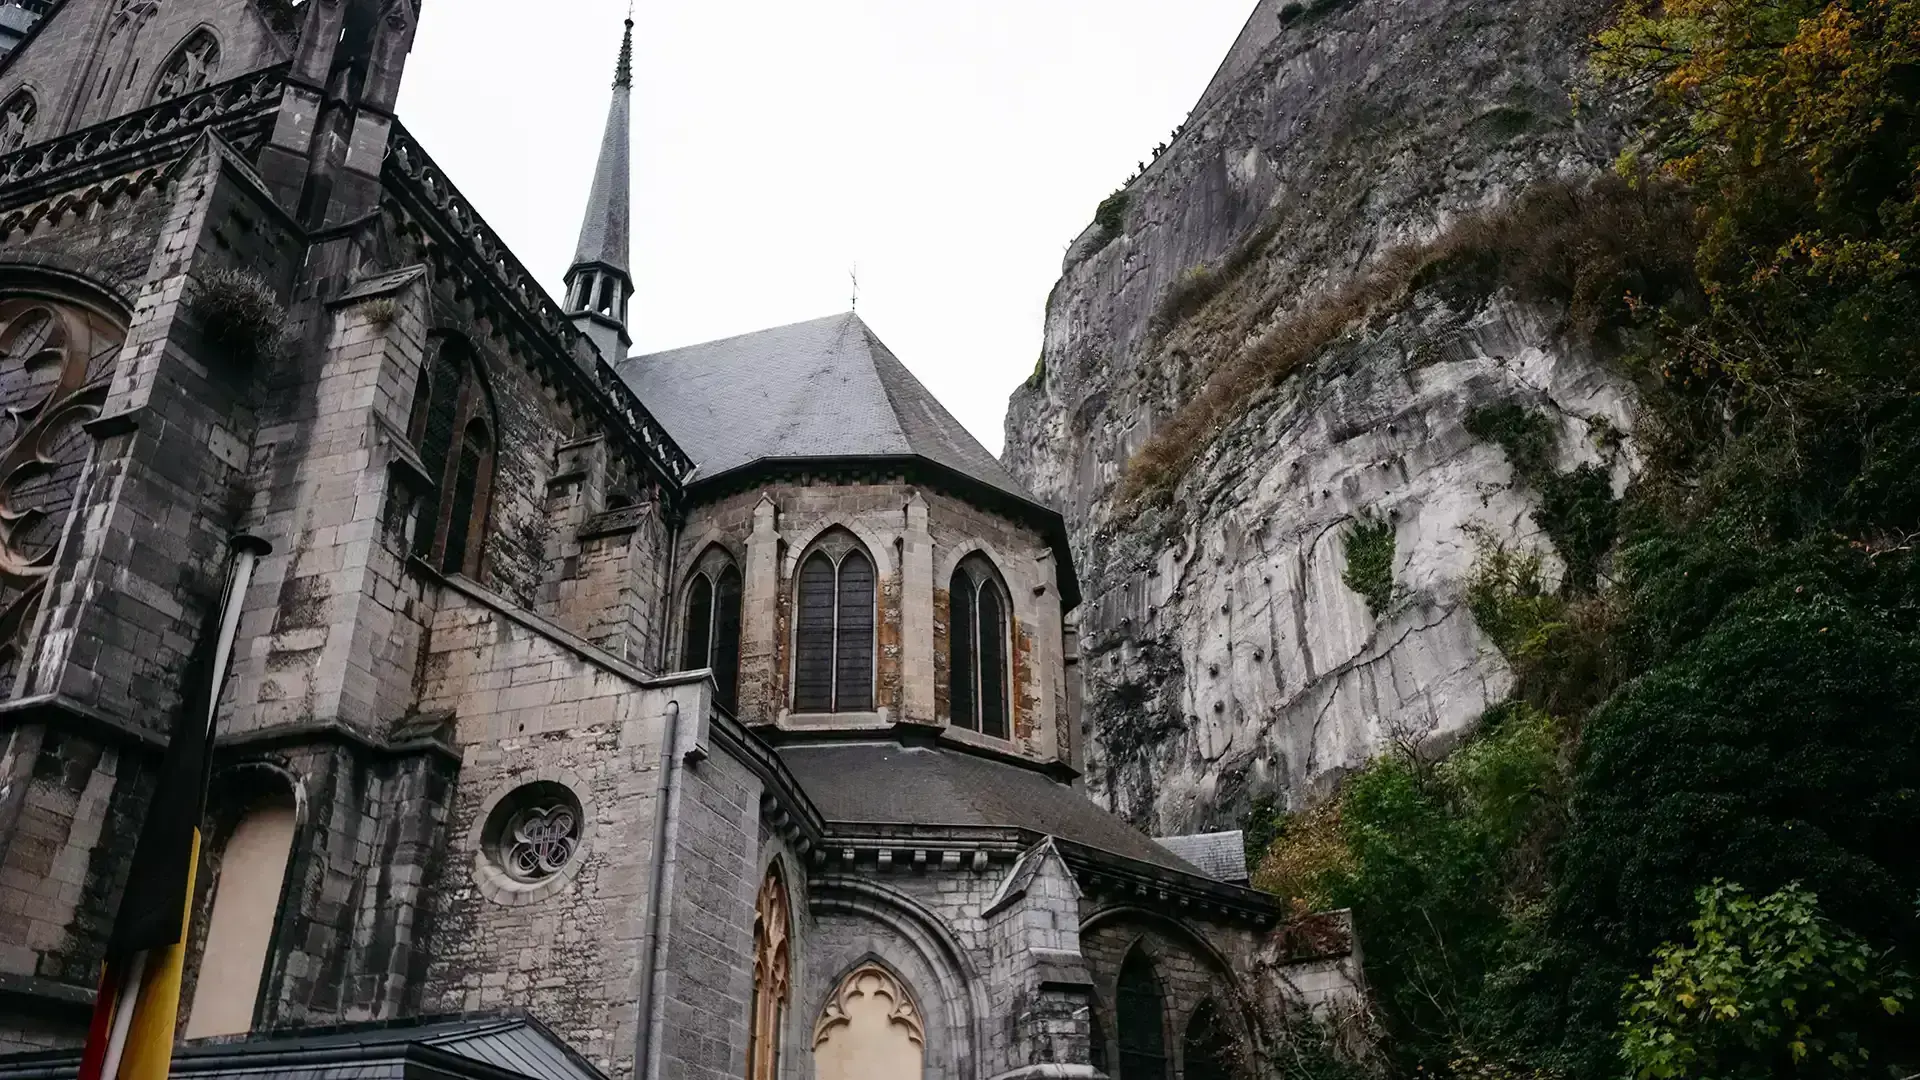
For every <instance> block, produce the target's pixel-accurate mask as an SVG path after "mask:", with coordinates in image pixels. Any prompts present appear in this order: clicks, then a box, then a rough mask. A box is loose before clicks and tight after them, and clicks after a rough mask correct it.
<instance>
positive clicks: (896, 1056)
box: [813, 964, 927, 1080]
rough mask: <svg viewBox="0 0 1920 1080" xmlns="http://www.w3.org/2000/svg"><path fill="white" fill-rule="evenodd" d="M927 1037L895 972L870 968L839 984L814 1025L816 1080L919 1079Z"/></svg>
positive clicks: (855, 973)
mask: <svg viewBox="0 0 1920 1080" xmlns="http://www.w3.org/2000/svg"><path fill="white" fill-rule="evenodd" d="M926 1042H927V1039H926V1032H925V1029H924V1028H923V1027H922V1025H921V1020H920V1010H919V1008H918V1007H916V1006H915V1005H914V1002H913V996H912V995H911V994H910V993H908V991H907V988H906V986H905V985H903V984H902V983H901V982H900V980H899V979H897V978H895V977H894V975H893V973H892V972H890V971H888V970H886V969H885V968H883V967H880V966H879V965H877V964H868V965H866V966H864V967H862V968H860V969H859V970H857V971H855V972H854V973H853V974H851V975H848V976H847V977H846V978H845V979H843V980H841V983H840V987H839V989H837V990H835V991H834V992H833V996H831V997H829V998H828V999H827V1007H826V1009H825V1010H823V1011H822V1012H821V1015H820V1020H819V1022H818V1023H817V1024H815V1025H814V1033H813V1065H814V1071H815V1075H817V1076H818V1077H819V1078H820V1080H901V1078H902V1077H917V1076H920V1075H922V1074H923V1071H924V1069H925V1064H924V1063H925V1057H926Z"/></svg>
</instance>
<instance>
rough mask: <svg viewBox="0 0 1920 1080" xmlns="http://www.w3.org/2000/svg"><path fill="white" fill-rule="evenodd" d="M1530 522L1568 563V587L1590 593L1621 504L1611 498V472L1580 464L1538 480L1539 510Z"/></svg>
mask: <svg viewBox="0 0 1920 1080" xmlns="http://www.w3.org/2000/svg"><path fill="white" fill-rule="evenodd" d="M1533 520H1534V523H1535V524H1537V525H1539V526H1540V528H1541V530H1542V531H1543V532H1545V533H1546V534H1547V536H1548V538H1550V539H1551V540H1552V541H1553V547H1554V550H1556V551H1558V552H1559V553H1560V558H1561V560H1562V561H1564V562H1565V563H1566V564H1567V580H1566V584H1567V587H1568V588H1571V589H1574V590H1576V591H1580V592H1591V591H1592V590H1593V587H1594V583H1595V580H1596V579H1597V577H1598V575H1599V566H1600V560H1601V559H1602V558H1603V557H1604V556H1605V555H1606V553H1607V551H1608V549H1610V548H1612V547H1613V540H1614V536H1615V535H1616V534H1617V533H1618V531H1619V522H1620V504H1619V501H1618V500H1616V499H1615V498H1614V496H1613V476H1612V474H1611V473H1609V472H1608V470H1606V469H1603V468H1601V467H1600V466H1598V465H1582V466H1580V467H1579V468H1577V469H1574V470H1573V471H1572V472H1568V473H1559V474H1556V475H1554V476H1550V477H1547V478H1546V479H1545V480H1543V481H1541V483H1540V508H1539V509H1538V510H1535V511H1534V512H1533Z"/></svg>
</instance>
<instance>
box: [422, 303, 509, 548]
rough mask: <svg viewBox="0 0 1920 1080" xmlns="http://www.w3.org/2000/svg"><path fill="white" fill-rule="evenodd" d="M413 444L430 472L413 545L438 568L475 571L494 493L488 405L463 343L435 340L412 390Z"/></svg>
mask: <svg viewBox="0 0 1920 1080" xmlns="http://www.w3.org/2000/svg"><path fill="white" fill-rule="evenodd" d="M414 394H415V400H414V403H413V416H412V424H411V426H412V429H413V430H412V431H410V432H409V434H410V435H411V436H412V437H413V440H414V446H415V448H417V449H418V450H419V451H420V460H421V462H422V463H424V464H425V465H426V468H427V475H428V476H429V477H430V478H432V481H433V485H434V486H433V489H432V490H430V491H426V492H423V493H421V495H420V498H419V502H418V505H419V509H420V515H419V521H420V524H419V528H418V531H417V532H416V533H415V535H414V548H415V551H416V552H417V553H418V554H419V555H420V556H421V557H422V558H424V559H426V560H428V561H429V562H431V563H433V564H434V565H435V566H438V567H439V568H440V569H441V571H442V572H444V573H449V574H465V575H467V576H468V577H472V578H478V577H479V576H480V572H481V567H482V564H483V563H484V561H485V555H486V524H487V510H488V505H489V504H490V503H491V502H492V498H493V464H494V456H495V442H494V437H493V406H492V405H491V403H490V402H489V401H488V398H487V392H486V388H485V387H484V386H483V385H482V384H481V381H480V374H479V370H478V363H477V360H476V358H475V356H474V355H473V353H472V351H471V350H470V349H468V348H467V346H466V345H465V343H463V342H460V341H458V340H454V339H449V340H447V341H444V342H442V343H441V345H440V350H439V353H438V355H436V356H435V358H434V361H433V365H432V367H430V368H429V369H428V370H427V372H426V373H425V374H424V375H423V377H422V379H421V381H420V383H419V385H418V386H417V388H416V389H415V391H414Z"/></svg>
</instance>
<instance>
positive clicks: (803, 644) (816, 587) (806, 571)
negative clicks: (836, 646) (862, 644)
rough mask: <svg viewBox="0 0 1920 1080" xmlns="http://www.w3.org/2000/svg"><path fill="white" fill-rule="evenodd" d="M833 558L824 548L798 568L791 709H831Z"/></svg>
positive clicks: (810, 710) (833, 602)
mask: <svg viewBox="0 0 1920 1080" xmlns="http://www.w3.org/2000/svg"><path fill="white" fill-rule="evenodd" d="M835 569H836V568H835V567H834V565H833V560H832V559H830V558H828V557H827V553H826V552H824V551H816V552H814V553H813V554H812V555H810V556H808V557H807V561H806V562H805V563H803V564H802V565H801V567H800V596H799V599H798V601H797V602H796V604H795V607H796V608H797V614H796V615H795V616H794V634H793V638H794V640H793V708H794V711H796V712H832V711H833V670H834V667H833V623H834V609H835V606H836V604H837V602H838V598H837V596H836V591H835V581H836V578H837V576H838V575H837V574H836V572H835Z"/></svg>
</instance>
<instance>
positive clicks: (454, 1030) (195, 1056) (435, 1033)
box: [0, 1016, 606, 1080]
mask: <svg viewBox="0 0 1920 1080" xmlns="http://www.w3.org/2000/svg"><path fill="white" fill-rule="evenodd" d="M79 1064H80V1055H79V1054H78V1053H77V1052H57V1053H49V1054H27V1055H22V1056H18V1057H0V1080H67V1078H71V1077H73V1076H74V1075H76V1074H77V1073H78V1071H79ZM172 1075H173V1076H176V1077H227V1076H234V1077H238V1076H275V1077H282V1078H294V1080H373V1078H384V1077H392V1078H394V1080H405V1078H410V1077H420V1076H434V1077H445V1076H449V1075H452V1076H459V1077H471V1078H474V1080H506V1078H509V1077H525V1078H527V1080H606V1077H605V1074H603V1073H601V1072H600V1071H599V1070H598V1069H595V1068H594V1067H593V1066H592V1065H590V1064H589V1063H588V1062H587V1061H586V1059H584V1058H582V1057H580V1056H579V1055H578V1054H576V1053H574V1052H573V1051H572V1050H569V1049H568V1048H567V1047H566V1044H564V1043H563V1042H561V1041H560V1040H559V1038H557V1037H556V1036H555V1035H554V1034H553V1033H552V1032H550V1031H548V1030H547V1029H546V1027H545V1026H544V1025H542V1024H540V1023H539V1022H538V1021H536V1020H533V1019H531V1018H529V1017H525V1016H495V1017H468V1018H461V1019H453V1020H438V1021H434V1020H428V1021H420V1022H413V1023H401V1024H392V1025H359V1026H353V1027H346V1028H335V1029H328V1030H323V1031H316V1032H313V1033H311V1034H299V1033H295V1034H290V1035H286V1036H281V1037H271V1036H269V1037H261V1038H254V1039H248V1040H246V1041H244V1042H231V1043H197V1044H194V1045H191V1046H187V1047H185V1048H183V1049H181V1050H180V1051H179V1052H178V1053H176V1054H175V1055H174V1061H173V1070H172Z"/></svg>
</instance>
